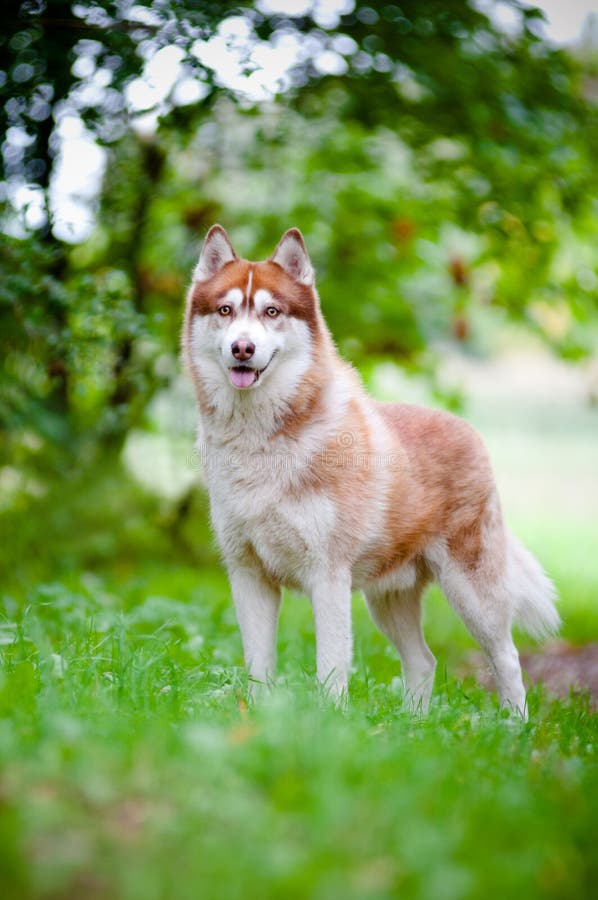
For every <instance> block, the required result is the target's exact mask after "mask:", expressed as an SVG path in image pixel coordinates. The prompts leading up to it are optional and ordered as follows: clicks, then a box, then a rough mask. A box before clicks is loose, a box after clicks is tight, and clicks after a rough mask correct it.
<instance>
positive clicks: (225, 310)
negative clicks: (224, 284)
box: [218, 306, 231, 316]
mask: <svg viewBox="0 0 598 900" xmlns="http://www.w3.org/2000/svg"><path fill="white" fill-rule="evenodd" d="M218 312H219V313H220V315H221V316H230V314H231V308H230V306H219V307H218Z"/></svg>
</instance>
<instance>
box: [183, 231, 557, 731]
mask: <svg viewBox="0 0 598 900" xmlns="http://www.w3.org/2000/svg"><path fill="white" fill-rule="evenodd" d="M182 344H183V356H184V359H185V361H186V363H187V366H188V369H189V371H190V373H191V376H192V379H193V382H194V386H195V391H196V394H197V401H198V406H199V418H200V425H199V431H198V448H199V450H200V452H201V455H202V458H203V462H204V470H205V478H206V482H207V487H208V492H209V497H210V507H211V518H212V523H213V528H214V531H215V534H216V537H217V540H218V543H219V545H220V548H221V551H222V555H223V559H224V561H225V564H226V566H227V569H228V574H229V579H230V585H231V589H232V595H233V600H234V604H235V609H236V614H237V619H238V622H239V627H240V631H241V637H242V642H243V650H244V657H245V662H246V666H247V669H248V672H249V677H250V685H251V684H258V685H259V684H266V683H268V681H269V680H270V679H272V678H273V677H274V671H275V658H276V631H277V621H278V614H279V608H280V602H281V588H282V587H283V586H287V587H291V588H294V589H298V590H301V591H302V592H305V593H307V594H308V595H309V596H310V598H311V603H312V608H313V614H314V620H315V633H316V664H317V678H318V680H319V682H320V683H321V684H323V685H324V686H325V688H326V690H327V692H329V694H330V695H331V696H332V697H334V698H336V699H342V698H343V697H344V696H345V695H346V693H347V689H348V679H349V674H350V669H351V660H352V625H351V592H352V591H353V590H362V591H363V592H364V593H365V597H366V601H367V604H368V607H369V610H370V612H371V615H372V617H373V620H374V622H375V623H376V625H377V626H378V627H379V628H380V630H381V631H382V632H383V633H384V634H385V635H386V636H387V637H388V638H389V639H390V640H391V641H392V643H393V644H394V645H395V647H396V649H397V650H398V653H399V655H400V658H401V663H402V674H403V681H404V686H405V703H406V705H407V707H408V708H409V709H411V710H414V711H415V710H420V711H422V712H425V711H426V710H427V708H428V705H429V701H430V694H431V691H432V686H433V680H434V671H435V666H436V661H435V658H434V656H433V654H432V652H431V651H430V648H429V647H428V645H427V643H426V641H425V639H424V636H423V632H422V625H421V616H422V594H423V592H424V589H425V587H426V585H427V584H428V583H429V582H430V581H436V582H437V583H438V584H439V585H440V587H441V589H442V591H443V592H444V594H445V595H446V597H447V599H448V601H449V602H450V603H451V605H452V606H453V608H454V609H455V610H456V611H457V613H458V614H459V616H460V617H461V618H462V620H463V622H464V623H465V625H466V627H467V628H468V630H469V631H470V632H471V634H472V635H473V637H474V638H475V639H476V640H477V642H478V643H479V644H480V646H481V647H482V649H483V651H484V653H485V655H486V657H487V659H488V662H489V665H490V668H491V671H492V673H493V675H494V679H495V683H496V686H497V690H498V694H499V698H500V703H501V705H502V706H503V707H508V708H510V709H512V710H514V711H516V712H517V713H518V714H520V715H521V716H523V717H526V715H527V709H526V694H525V689H524V686H523V681H522V675H521V667H520V664H519V656H518V653H517V649H516V647H515V644H514V642H513V639H512V635H511V628H512V625H513V623H514V622H516V623H518V625H520V626H521V627H522V628H523V629H524V630H526V631H527V632H528V633H530V634H531V635H532V636H534V637H537V638H541V637H544V636H547V635H549V634H552V633H554V632H556V630H557V629H558V627H559V624H560V621H559V615H558V613H557V610H556V608H555V597H556V595H555V590H554V587H553V585H552V583H551V582H550V580H549V579H548V578H547V576H546V575H545V574H544V572H543V570H542V568H541V567H540V565H539V564H538V562H537V561H536V560H535V558H534V557H533V556H532V555H531V554H530V553H529V552H528V551H527V550H526V549H525V548H524V547H523V546H522V544H520V543H519V541H518V540H517V539H516V538H515V537H514V536H513V535H512V534H511V533H510V532H509V531H508V529H507V527H506V525H505V523H504V520H503V515H502V511H501V506H500V501H499V498H498V495H497V490H496V485H495V481H494V477H493V474H492V469H491V466H490V462H489V459H488V455H487V452H486V450H485V447H484V445H483V442H482V440H481V438H480V437H479V436H478V435H477V433H476V432H475V431H474V430H473V428H472V427H471V426H470V425H468V424H467V423H466V422H465V421H463V420H461V419H459V418H458V417H456V416H453V415H451V414H449V413H446V412H442V411H438V410H435V409H427V408H423V407H418V406H413V405H409V404H404V403H379V402H377V401H375V400H374V399H372V398H371V397H369V396H368V394H367V393H366V392H365V389H364V388H363V386H362V384H361V381H360V379H359V377H358V375H357V373H356V372H355V371H354V369H352V368H351V366H350V365H349V364H348V363H346V362H345V361H343V360H342V359H341V358H340V357H339V355H338V352H337V350H336V348H335V345H334V343H333V340H332V337H331V335H330V332H329V331H328V329H327V327H326V325H325V322H324V319H323V317H322V313H321V311H320V303H319V298H318V294H317V292H316V288H315V281H314V270H313V267H312V264H311V261H310V258H309V256H308V253H307V250H306V247H305V243H304V240H303V237H302V235H301V232H300V231H299V230H298V229H296V228H291V229H290V230H289V231H287V232H285V234H284V235H283V237H282V238H281V240H280V242H279V243H278V246H277V247H276V249H275V251H274V253H273V254H272V256H271V257H270V258H269V259H267V260H265V261H263V262H249V261H247V260H245V259H241V258H239V257H238V256H237V254H236V253H235V251H234V249H233V246H232V244H231V242H230V239H229V237H228V235H227V233H226V231H225V230H224V229H223V228H222V227H221V226H220V225H214V226H213V227H212V228H211V229H210V230H209V232H208V234H207V236H206V238H205V241H204V244H203V246H202V249H201V254H200V257H199V261H198V263H197V266H196V268H195V271H194V273H193V278H192V284H191V287H190V289H189V292H188V296H187V303H186V313H185V321H184V326H183V339H182Z"/></svg>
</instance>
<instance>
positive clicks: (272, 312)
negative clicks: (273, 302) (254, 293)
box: [266, 306, 280, 319]
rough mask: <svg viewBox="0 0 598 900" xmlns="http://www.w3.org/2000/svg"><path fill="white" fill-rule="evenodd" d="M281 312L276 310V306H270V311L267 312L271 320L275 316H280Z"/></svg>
mask: <svg viewBox="0 0 598 900" xmlns="http://www.w3.org/2000/svg"><path fill="white" fill-rule="evenodd" d="M279 312H280V310H279V309H276V307H275V306H269V307H268V309H267V310H266V315H267V316H270V318H271V319H273V318H274V317H275V316H277V315H278V313H279Z"/></svg>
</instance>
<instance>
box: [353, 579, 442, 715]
mask: <svg viewBox="0 0 598 900" xmlns="http://www.w3.org/2000/svg"><path fill="white" fill-rule="evenodd" d="M424 586H425V582H421V583H420V582H416V584H415V585H414V586H413V587H412V588H407V589H403V590H397V591H387V592H377V591H376V590H368V592H367V595H366V599H367V604H368V607H369V610H370V612H371V614H372V618H373V620H374V622H375V623H376V625H377V626H378V628H379V629H380V631H381V632H382V633H383V634H385V635H386V637H388V638H389V640H390V641H392V643H393V644H394V645H395V647H396V648H397V650H398V651H399V656H400V657H401V665H402V667H403V681H404V684H405V702H406V705H407V707H408V708H409V709H410V710H411V711H412V712H418V711H421V712H427V709H428V705H429V703H430V694H431V693H432V687H433V684H434V672H435V670H436V660H435V658H434V655H433V653H432V651H431V650H430V648H429V647H428V645H427V644H426V641H425V638H424V635H423V631H422V624H421V618H422V593H423V589H424Z"/></svg>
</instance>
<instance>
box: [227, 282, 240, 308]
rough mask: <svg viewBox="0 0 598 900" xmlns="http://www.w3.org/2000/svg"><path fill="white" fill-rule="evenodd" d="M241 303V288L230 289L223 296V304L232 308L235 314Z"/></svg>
mask: <svg viewBox="0 0 598 900" xmlns="http://www.w3.org/2000/svg"><path fill="white" fill-rule="evenodd" d="M242 302H243V291H242V290H241V288H237V287H235V288H231V289H230V291H227V292H226V294H225V295H224V303H226V304H228V306H232V308H233V309H234V310H235V312H237V310H238V309H239V307H240V306H241V303H242Z"/></svg>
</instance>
